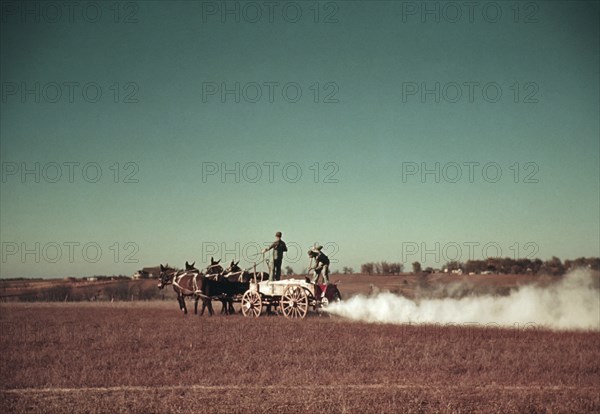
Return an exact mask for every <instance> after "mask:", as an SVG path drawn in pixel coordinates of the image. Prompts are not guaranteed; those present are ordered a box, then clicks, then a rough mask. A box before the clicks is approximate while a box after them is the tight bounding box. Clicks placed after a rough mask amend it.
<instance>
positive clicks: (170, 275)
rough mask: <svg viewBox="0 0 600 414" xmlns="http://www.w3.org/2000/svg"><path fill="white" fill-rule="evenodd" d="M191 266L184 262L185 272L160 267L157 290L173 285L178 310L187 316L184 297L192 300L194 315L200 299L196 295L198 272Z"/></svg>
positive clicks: (168, 267)
mask: <svg viewBox="0 0 600 414" xmlns="http://www.w3.org/2000/svg"><path fill="white" fill-rule="evenodd" d="M195 263H196V262H194V263H192V264H191V265H190V264H189V263H188V262H185V270H179V269H175V268H173V267H170V266H169V265H168V264H167V266H163V265H162V264H161V265H160V278H159V283H158V288H159V289H163V288H164V287H165V286H167V285H173V290H174V291H175V293H176V294H177V302H178V303H179V309H180V310H181V311H182V312H183V313H184V315H187V313H188V311H187V306H186V305H185V298H186V297H193V298H194V314H197V313H198V300H199V299H200V298H199V297H198V295H197V290H198V277H199V275H200V272H199V271H198V270H197V269H195V268H194V264H195Z"/></svg>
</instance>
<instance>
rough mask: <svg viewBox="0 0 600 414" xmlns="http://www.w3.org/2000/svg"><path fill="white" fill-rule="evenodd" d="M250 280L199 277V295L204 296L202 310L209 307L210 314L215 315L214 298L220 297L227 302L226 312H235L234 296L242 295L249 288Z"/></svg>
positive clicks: (202, 312)
mask: <svg viewBox="0 0 600 414" xmlns="http://www.w3.org/2000/svg"><path fill="white" fill-rule="evenodd" d="M249 287H250V282H229V281H227V280H222V279H221V280H218V279H217V280H215V279H212V278H209V277H200V278H199V279H198V290H199V293H198V295H199V296H200V297H201V298H202V311H200V315H203V314H204V309H206V308H208V313H209V315H211V316H212V315H213V314H214V311H213V307H212V300H213V299H218V300H220V301H221V302H222V303H223V304H225V303H227V305H228V308H227V310H226V311H225V313H234V312H235V309H234V308H233V297H234V296H236V295H241V294H243V293H244V292H246V291H247V290H248V288H249Z"/></svg>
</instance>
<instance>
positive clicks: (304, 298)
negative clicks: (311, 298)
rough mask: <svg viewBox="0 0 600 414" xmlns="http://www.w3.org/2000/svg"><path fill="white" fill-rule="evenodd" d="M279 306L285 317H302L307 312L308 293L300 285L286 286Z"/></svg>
mask: <svg viewBox="0 0 600 414" xmlns="http://www.w3.org/2000/svg"><path fill="white" fill-rule="evenodd" d="M279 307H280V308H281V312H282V313H283V316H285V317H286V318H288V319H296V318H300V319H302V318H304V317H305V316H306V312H308V295H307V294H306V291H305V290H304V289H303V288H301V287H300V286H288V287H287V288H286V289H285V291H284V292H283V296H282V297H281V302H280V303H279Z"/></svg>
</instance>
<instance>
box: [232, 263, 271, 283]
mask: <svg viewBox="0 0 600 414" xmlns="http://www.w3.org/2000/svg"><path fill="white" fill-rule="evenodd" d="M239 263H240V261H239V260H238V261H237V262H236V261H233V260H232V261H231V263H230V264H229V267H228V268H227V269H225V270H224V271H223V275H222V277H221V280H227V281H229V282H250V281H252V280H254V273H253V272H249V271H248V270H245V269H242V268H241V267H239V266H238V264H239ZM268 278H269V274H268V273H267V272H256V281H257V282H261V281H263V280H267V279H268Z"/></svg>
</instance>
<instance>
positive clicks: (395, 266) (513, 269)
mask: <svg viewBox="0 0 600 414" xmlns="http://www.w3.org/2000/svg"><path fill="white" fill-rule="evenodd" d="M579 267H583V268H589V269H594V270H600V258H598V257H580V258H578V259H575V260H569V259H567V260H565V261H564V262H562V261H561V260H560V259H559V258H558V257H556V256H553V257H552V258H551V259H548V260H545V261H544V260H541V259H513V258H510V257H504V258H503V257H490V258H488V259H485V260H468V261H466V262H464V263H463V262H457V261H451V262H448V263H446V265H445V266H444V267H443V268H442V269H440V270H441V271H447V272H452V271H460V272H462V273H477V274H480V273H500V274H517V275H520V274H534V275H537V274H547V275H555V276H558V275H563V274H565V273H566V272H568V271H569V270H572V269H576V268H579ZM347 269H349V270H350V271H347ZM403 269H404V265H403V264H402V263H393V262H369V263H364V264H362V265H361V266H360V271H361V273H364V274H368V275H395V274H399V273H402V272H403ZM434 271H435V270H434V269H433V268H431V267H427V268H425V269H422V266H421V263H419V262H414V263H412V272H413V273H432V272H434ZM343 273H344V274H347V273H353V272H352V269H350V268H344V270H343Z"/></svg>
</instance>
